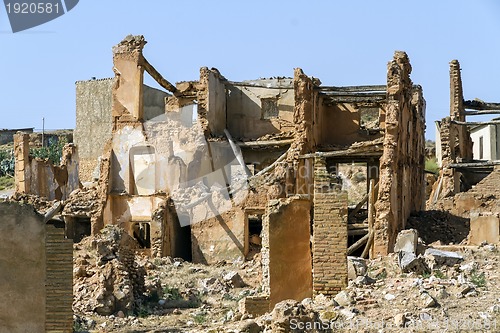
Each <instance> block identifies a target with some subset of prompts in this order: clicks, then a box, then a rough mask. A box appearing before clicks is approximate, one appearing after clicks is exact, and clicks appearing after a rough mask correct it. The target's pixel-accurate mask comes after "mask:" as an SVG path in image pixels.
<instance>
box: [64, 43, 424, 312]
mask: <svg viewBox="0 0 500 333" xmlns="http://www.w3.org/2000/svg"><path fill="white" fill-rule="evenodd" d="M145 44H146V41H145V40H144V37H142V36H128V37H127V38H125V39H124V40H123V41H122V42H120V43H119V44H118V45H116V46H115V47H114V48H113V62H114V67H113V71H114V73H115V77H114V78H113V79H106V80H93V81H83V82H78V83H77V104H78V105H80V109H79V110H80V111H78V109H77V128H76V130H75V142H76V144H77V146H78V148H79V150H80V156H81V157H82V161H81V164H82V171H81V172H80V174H81V175H83V177H85V178H86V180H89V179H90V178H92V177H93V176H92V174H94V175H95V176H94V177H95V178H98V179H99V182H98V187H97V190H96V191H95V194H93V195H94V196H95V197H94V199H95V200H94V202H95V204H93V205H92V206H91V207H90V206H89V207H87V208H82V207H81V206H78V205H74V206H75V207H73V208H72V207H71V205H68V206H67V207H65V209H64V215H65V216H66V218H67V220H71V219H72V225H73V227H74V228H77V227H78V228H79V229H80V230H87V232H88V233H92V234H96V233H97V232H99V230H101V229H102V228H103V226H104V225H106V224H116V225H119V226H121V227H123V228H124V229H125V230H127V232H128V233H129V234H130V235H131V236H133V237H135V239H136V240H137V241H138V242H139V244H140V245H141V246H142V248H143V251H145V252H147V253H149V254H150V255H151V256H173V257H182V258H184V259H187V260H192V261H194V262H199V263H206V264H214V263H217V262H219V261H222V260H226V261H234V260H237V259H238V258H245V257H251V256H252V255H253V254H255V253H256V252H259V251H260V252H261V255H262V264H263V265H262V266H263V268H262V269H263V272H262V274H263V290H264V294H265V295H266V296H265V297H262V298H255V299H254V300H253V301H254V302H256V303H259V302H263V304H264V307H265V308H267V307H268V306H269V305H271V306H272V305H274V304H275V303H277V302H279V301H281V300H283V299H286V298H293V299H302V298H304V297H309V296H311V295H312V294H313V293H323V294H335V293H337V292H338V291H339V290H340V289H341V288H343V287H345V286H346V284H347V260H346V254H347V253H354V254H356V253H357V254H358V255H364V256H368V255H371V256H376V255H385V254H387V253H388V252H391V251H392V248H393V244H394V241H395V236H396V234H397V232H398V231H399V230H401V229H403V228H404V227H405V223H406V222H405V221H406V220H407V217H408V216H409V214H410V213H411V212H413V211H419V210H421V209H423V207H424V199H425V193H424V191H425V189H424V186H425V184H424V177H423V170H424V142H425V140H424V130H425V101H424V98H423V95H422V89H421V87H420V86H417V85H413V83H412V81H411V80H410V73H411V65H410V63H409V59H408V57H407V55H406V54H405V53H404V52H396V53H395V55H394V58H393V59H392V60H391V61H390V62H389V64H388V74H387V85H374V86H355V87H329V86H323V85H321V82H320V80H318V79H316V78H313V77H309V76H307V75H306V74H305V73H304V72H303V71H302V70H301V69H300V68H297V69H295V70H294V75H293V78H281V77H280V78H270V79H259V80H253V81H244V82H233V81H230V80H228V79H226V78H225V77H224V76H223V75H222V74H221V73H220V72H219V71H218V70H217V69H214V68H212V69H208V68H206V67H203V68H201V70H200V79H199V80H197V81H186V82H180V83H177V84H176V85H173V84H171V83H170V82H169V81H168V80H166V79H165V78H164V77H163V76H162V75H161V74H160V73H159V72H158V71H157V70H156V69H155V68H154V67H153V66H152V65H151V64H150V63H149V62H148V61H147V59H146V58H145V57H144V55H143V53H142V50H143V47H144V45H145ZM148 74H149V75H150V76H151V77H152V78H153V79H154V80H156V82H158V84H159V85H160V86H161V87H163V88H164V89H165V90H166V91H168V93H167V92H161V91H159V90H151V89H152V88H150V87H147V86H145V85H144V83H143V79H144V75H148ZM95 96H101V97H99V98H97V99H96V98H93V97H95ZM78 100H80V101H79V102H78ZM91 103H97V107H98V108H100V110H99V111H96V112H95V113H94V114H93V115H95V116H96V117H100V116H101V117H104V118H106V117H109V118H107V119H105V121H104V122H101V121H98V120H97V119H93V120H89V119H88V118H89V117H88V118H87V119H86V118H85V115H83V114H81V111H82V110H88V109H89V108H90V109H92V105H90V104H91ZM91 123H93V124H95V126H89V124H91ZM96 129H98V131H97V132H98V133H95V131H96ZM101 130H102V131H101ZM103 147H104V150H103V151H102V150H100V149H101V148H103ZM98 150H99V151H98ZM97 156H100V159H99V160H100V162H99V163H97V162H96V160H97V159H96V157H97ZM353 163H355V165H357V166H360V167H361V168H364V170H365V173H366V175H367V177H366V179H364V183H363V184H364V186H365V188H366V190H365V191H364V197H363V199H362V200H360V201H359V202H355V203H354V204H353V203H352V200H349V198H348V195H347V193H346V192H345V191H343V190H342V187H343V186H344V188H345V180H344V182H343V181H342V175H341V173H340V172H339V166H341V165H352V164H353ZM95 167H97V170H96V171H97V172H95V173H94V172H93V169H94V168H95ZM83 192H85V191H82V193H81V195H88V193H89V192H85V193H86V194H84V193H83ZM351 199H352V198H351ZM348 200H349V201H348ZM348 202H350V203H351V205H349V204H348ZM76 206H78V207H76ZM291 272H293V274H291ZM251 301H252V300H251V299H250V300H248V302H251Z"/></svg>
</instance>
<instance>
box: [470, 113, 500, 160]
mask: <svg viewBox="0 0 500 333" xmlns="http://www.w3.org/2000/svg"><path fill="white" fill-rule="evenodd" d="M494 120H500V118H495V119H494ZM470 136H471V139H472V142H473V143H474V146H473V151H472V152H473V157H474V159H475V160H486V161H493V160H499V159H500V125H499V124H495V125H479V126H476V127H472V128H471V129H470Z"/></svg>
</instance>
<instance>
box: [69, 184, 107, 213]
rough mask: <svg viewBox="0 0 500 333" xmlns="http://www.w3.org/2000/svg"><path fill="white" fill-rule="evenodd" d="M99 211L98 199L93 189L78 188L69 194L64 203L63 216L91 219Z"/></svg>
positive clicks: (95, 190)
mask: <svg viewBox="0 0 500 333" xmlns="http://www.w3.org/2000/svg"><path fill="white" fill-rule="evenodd" d="M98 210H99V197H98V192H97V189H96V188H95V187H91V188H79V189H76V190H74V191H73V192H71V194H70V196H69V199H68V200H67V201H66V203H65V206H64V210H63V214H64V215H72V216H88V217H91V216H92V215H93V214H96V213H97V212H98Z"/></svg>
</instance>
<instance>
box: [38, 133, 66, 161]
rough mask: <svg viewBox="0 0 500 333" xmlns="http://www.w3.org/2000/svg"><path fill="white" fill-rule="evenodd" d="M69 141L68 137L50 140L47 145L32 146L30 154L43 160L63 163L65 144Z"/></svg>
mask: <svg viewBox="0 0 500 333" xmlns="http://www.w3.org/2000/svg"><path fill="white" fill-rule="evenodd" d="M66 143H68V141H67V140H66V138H64V137H61V138H59V140H58V141H57V142H54V141H53V140H49V144H48V145H47V147H38V148H31V149H30V155H31V156H33V157H36V158H40V159H42V160H46V159H47V160H49V161H50V162H51V163H53V164H59V163H61V157H62V151H63V147H64V145H65V144H66Z"/></svg>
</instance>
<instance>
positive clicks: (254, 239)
mask: <svg viewBox="0 0 500 333" xmlns="http://www.w3.org/2000/svg"><path fill="white" fill-rule="evenodd" d="M247 234H248V244H247V245H248V255H247V260H251V259H252V258H253V256H254V255H255V254H257V253H259V252H260V250H261V248H262V214H248V215H247Z"/></svg>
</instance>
